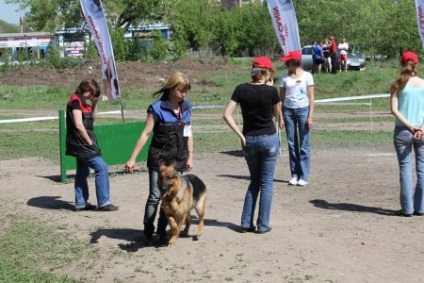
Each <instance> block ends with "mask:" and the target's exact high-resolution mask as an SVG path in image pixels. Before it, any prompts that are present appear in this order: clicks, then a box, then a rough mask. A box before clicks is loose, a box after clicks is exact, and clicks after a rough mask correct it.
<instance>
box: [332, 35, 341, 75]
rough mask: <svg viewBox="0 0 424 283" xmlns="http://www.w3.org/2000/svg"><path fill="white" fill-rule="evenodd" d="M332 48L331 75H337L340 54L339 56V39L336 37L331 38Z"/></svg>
mask: <svg viewBox="0 0 424 283" xmlns="http://www.w3.org/2000/svg"><path fill="white" fill-rule="evenodd" d="M330 40H331V48H330V58H331V73H332V74H337V70H338V69H339V67H338V62H339V61H338V54H337V39H336V38H335V37H334V36H330Z"/></svg>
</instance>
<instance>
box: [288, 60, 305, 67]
mask: <svg viewBox="0 0 424 283" xmlns="http://www.w3.org/2000/svg"><path fill="white" fill-rule="evenodd" d="M289 62H292V63H293V65H294V66H295V67H300V66H301V65H302V62H301V61H300V60H296V59H291V60H288V61H286V65H288V64H289Z"/></svg>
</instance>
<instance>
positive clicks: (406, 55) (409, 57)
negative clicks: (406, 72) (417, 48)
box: [401, 51, 418, 64]
mask: <svg viewBox="0 0 424 283" xmlns="http://www.w3.org/2000/svg"><path fill="white" fill-rule="evenodd" d="M408 61H412V62H413V63H415V64H417V63H418V56H417V54H415V53H414V52H412V51H406V52H403V54H402V58H401V63H402V64H406V63H407V62H408Z"/></svg>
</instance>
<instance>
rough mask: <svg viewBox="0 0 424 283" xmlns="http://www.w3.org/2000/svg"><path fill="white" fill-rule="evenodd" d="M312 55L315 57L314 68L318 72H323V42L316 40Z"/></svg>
mask: <svg viewBox="0 0 424 283" xmlns="http://www.w3.org/2000/svg"><path fill="white" fill-rule="evenodd" d="M312 46H313V52H314V54H313V55H312V56H313V57H314V70H315V72H316V73H318V74H320V73H321V68H322V64H323V63H324V52H323V49H322V44H321V43H318V42H317V41H314V44H313V45H312Z"/></svg>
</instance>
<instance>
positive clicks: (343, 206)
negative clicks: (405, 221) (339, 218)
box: [309, 199, 397, 216]
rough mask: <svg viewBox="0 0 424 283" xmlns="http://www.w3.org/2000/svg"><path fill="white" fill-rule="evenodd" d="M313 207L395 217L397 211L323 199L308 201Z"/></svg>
mask: <svg viewBox="0 0 424 283" xmlns="http://www.w3.org/2000/svg"><path fill="white" fill-rule="evenodd" d="M309 202H310V203H312V204H313V205H314V206H316V207H319V208H322V209H333V210H345V211H356V212H367V213H375V214H380V215H387V216H395V215H397V214H396V213H397V211H396V210H393V209H385V208H381V207H372V206H364V205H359V204H353V203H345V202H341V203H330V202H328V201H326V200H323V199H314V200H311V201H309Z"/></svg>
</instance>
